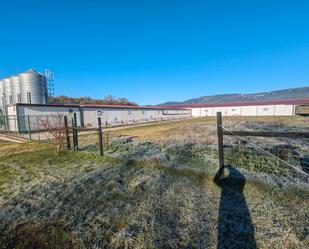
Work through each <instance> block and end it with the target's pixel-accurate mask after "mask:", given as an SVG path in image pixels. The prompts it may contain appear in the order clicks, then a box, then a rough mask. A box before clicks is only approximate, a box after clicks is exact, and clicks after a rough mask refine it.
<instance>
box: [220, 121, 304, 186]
mask: <svg viewBox="0 0 309 249" xmlns="http://www.w3.org/2000/svg"><path fill="white" fill-rule="evenodd" d="M221 127H222V128H223V129H224V130H226V131H229V132H230V133H232V134H233V135H234V137H229V139H226V137H227V136H225V137H224V141H225V144H224V157H225V163H226V164H230V165H233V166H235V167H241V168H244V169H246V170H248V171H249V172H255V173H258V174H267V175H268V176H274V177H276V179H277V180H278V179H279V180H281V181H282V183H283V182H286V181H288V182H290V183H301V182H304V183H309V150H308V144H309V139H307V138H264V137H263V138H261V137H244V136H239V135H237V134H235V133H234V132H233V131H232V130H231V129H229V128H227V127H225V126H221ZM255 131H256V130H255ZM286 183H287V182H286Z"/></svg>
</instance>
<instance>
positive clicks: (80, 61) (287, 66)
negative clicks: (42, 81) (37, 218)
mask: <svg viewBox="0 0 309 249" xmlns="http://www.w3.org/2000/svg"><path fill="white" fill-rule="evenodd" d="M0 8H1V15H0V25H1V26H0V27H1V36H0V78H2V77H5V76H7V75H10V74H13V73H17V72H21V71H24V70H27V69H29V68H37V69H38V70H44V69H45V68H51V69H53V70H54V71H55V77H56V78H55V83H56V84H55V86H56V94H57V95H60V94H65V95H69V96H91V97H95V98H102V97H104V96H106V95H108V94H111V95H113V96H115V97H127V98H128V99H130V100H132V101H136V102H138V103H139V104H158V103H162V102H165V101H169V100H177V101H181V100H186V99H189V98H193V97H199V96H204V95H213V94H222V93H238V92H239V93H251V92H261V91H269V90H276V89H283V88H291V87H301V86H309V14H308V13H309V1H307V0H303V1H300V0H294V1H292V0H290V1H286V0H268V1H264V0H255V1H254V0H242V1H241V0H233V1H230V0H225V1H224V0H213V1H207V0H204V1H198V0H186V1H184V0H144V1H142V0H139V1H134V0H130V1H129V0H122V1H120V0H113V1H107V0H106V1H104V0H101V1H99V0H87V1H86V0H85V1H81V0H75V1H68V0H62V1H60V0H53V1H49V0H41V1H33V0H27V1H16V0H6V1H5V0H3V1H1V2H0Z"/></svg>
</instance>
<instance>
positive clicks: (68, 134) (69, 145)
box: [64, 116, 71, 149]
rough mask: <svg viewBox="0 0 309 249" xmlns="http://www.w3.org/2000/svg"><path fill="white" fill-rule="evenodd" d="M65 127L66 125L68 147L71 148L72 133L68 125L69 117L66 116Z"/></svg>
mask: <svg viewBox="0 0 309 249" xmlns="http://www.w3.org/2000/svg"><path fill="white" fill-rule="evenodd" d="M64 127H65V136H66V140H67V148H68V149H70V148H71V143H70V133H69V127H68V117H67V116H64Z"/></svg>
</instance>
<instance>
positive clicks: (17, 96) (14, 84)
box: [10, 75, 21, 104]
mask: <svg viewBox="0 0 309 249" xmlns="http://www.w3.org/2000/svg"><path fill="white" fill-rule="evenodd" d="M10 80H11V89H12V96H13V103H14V104H16V103H21V91H20V82H19V77H18V75H13V76H12V77H10Z"/></svg>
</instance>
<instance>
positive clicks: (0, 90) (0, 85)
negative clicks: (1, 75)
mask: <svg viewBox="0 0 309 249" xmlns="http://www.w3.org/2000/svg"><path fill="white" fill-rule="evenodd" d="M2 98H3V81H2V80H0V109H2V108H3V101H2Z"/></svg>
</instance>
